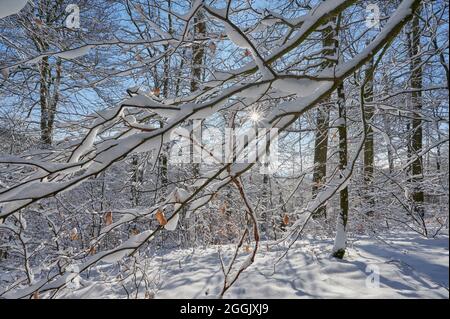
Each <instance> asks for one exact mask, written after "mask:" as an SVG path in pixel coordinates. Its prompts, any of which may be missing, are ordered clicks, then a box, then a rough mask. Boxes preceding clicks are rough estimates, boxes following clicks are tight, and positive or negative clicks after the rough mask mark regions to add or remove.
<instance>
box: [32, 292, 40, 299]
mask: <svg viewBox="0 0 450 319" xmlns="http://www.w3.org/2000/svg"><path fill="white" fill-rule="evenodd" d="M31 299H41V296H39V291H35V292H33V295H31Z"/></svg>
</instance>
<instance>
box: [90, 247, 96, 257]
mask: <svg viewBox="0 0 450 319" xmlns="http://www.w3.org/2000/svg"><path fill="white" fill-rule="evenodd" d="M96 252H97V248H96V247H95V246H91V248H89V255H95V253H96Z"/></svg>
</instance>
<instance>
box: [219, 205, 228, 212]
mask: <svg viewBox="0 0 450 319" xmlns="http://www.w3.org/2000/svg"><path fill="white" fill-rule="evenodd" d="M226 211H227V203H226V202H225V203H223V204H222V205H221V206H220V213H221V214H225V212H226Z"/></svg>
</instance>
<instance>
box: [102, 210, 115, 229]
mask: <svg viewBox="0 0 450 319" xmlns="http://www.w3.org/2000/svg"><path fill="white" fill-rule="evenodd" d="M104 220H105V225H106V226H108V225H111V224H112V223H113V217H112V212H107V213H106V214H105V216H104Z"/></svg>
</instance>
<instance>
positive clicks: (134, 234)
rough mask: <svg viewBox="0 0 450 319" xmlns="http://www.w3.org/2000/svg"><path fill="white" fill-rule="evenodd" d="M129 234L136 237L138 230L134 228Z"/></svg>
mask: <svg viewBox="0 0 450 319" xmlns="http://www.w3.org/2000/svg"><path fill="white" fill-rule="evenodd" d="M130 232H131V235H133V236H136V235H137V234H139V230H138V229H137V228H136V227H134V228H132V229H131V231H130Z"/></svg>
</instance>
